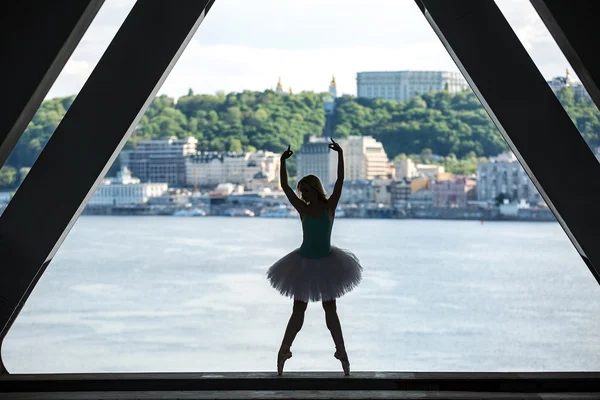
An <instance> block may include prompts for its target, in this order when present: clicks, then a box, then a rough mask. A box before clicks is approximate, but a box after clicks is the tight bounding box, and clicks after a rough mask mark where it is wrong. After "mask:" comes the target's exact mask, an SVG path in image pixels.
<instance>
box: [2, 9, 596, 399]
mask: <svg viewBox="0 0 600 400" xmlns="http://www.w3.org/2000/svg"><path fill="white" fill-rule="evenodd" d="M213 1H214V0H203V1H200V0H177V2H162V1H160V2H159V1H140V2H138V3H137V4H136V5H135V6H134V8H133V10H132V11H131V14H130V15H129V16H128V18H127V20H126V21H125V23H124V24H123V26H122V27H121V29H120V30H119V32H118V34H117V36H116V37H115V39H114V40H113V42H112V43H111V45H110V47H109V48H108V50H107V51H106V53H105V54H104V56H103V57H102V59H101V61H100V62H99V64H98V66H97V67H96V69H95V70H94V72H93V73H92V75H91V77H90V78H89V80H88V81H87V83H86V85H85V86H84V88H83V89H82V91H81V92H80V94H79V96H78V97H77V99H76V100H75V102H74V103H73V105H72V106H71V108H70V110H69V112H68V113H67V115H66V116H65V118H64V119H63V121H62V122H61V124H60V125H59V127H58V128H57V130H56V132H55V133H54V135H53V136H52V138H51V140H50V141H49V143H48V145H47V146H46V148H45V149H44V150H43V152H42V154H41V155H40V157H39V159H38V161H37V162H36V164H35V165H34V167H33V168H32V170H31V172H30V173H29V174H28V176H27V178H26V179H25V181H24V182H23V184H22V185H21V187H20V189H19V190H18V192H17V193H16V195H15V198H14V199H13V201H12V202H11V203H10V204H9V206H8V207H7V209H6V210H5V212H4V214H3V215H2V216H1V217H0V256H1V257H2V266H1V269H0V327H1V331H0V340H2V339H3V338H4V336H5V335H6V332H7V330H8V329H9V328H10V325H11V324H12V322H13V321H14V319H15V317H16V316H17V314H18V312H19V310H20V309H21V307H22V305H23V304H24V302H25V301H26V299H27V297H28V295H29V293H31V290H32V289H33V287H34V286H35V284H36V282H37V280H38V279H39V277H40V276H41V274H42V273H43V272H44V269H45V267H46V266H47V265H48V263H49V262H50V261H51V260H52V257H53V256H54V254H55V253H56V251H57V249H58V247H59V246H60V244H61V242H62V240H63V239H64V237H65V236H66V235H67V233H68V231H69V229H70V228H71V226H72V225H73V223H74V222H75V220H76V219H77V217H78V216H79V213H80V212H81V210H82V208H83V206H84V205H85V202H86V201H87V199H88V198H89V197H90V195H91V193H93V191H94V189H95V188H96V186H97V184H98V182H99V180H100V178H101V177H102V176H103V173H104V172H105V171H106V170H107V168H108V167H109V166H110V164H111V162H112V161H113V160H114V158H115V157H116V155H117V154H118V152H119V151H120V149H121V147H122V146H123V144H124V143H125V141H126V140H127V137H128V135H129V133H130V132H131V130H132V128H133V127H134V126H135V124H136V123H137V121H138V120H139V118H140V117H141V115H142V113H143V112H144V110H145V107H146V106H147V104H148V103H149V102H150V101H151V99H152V98H153V97H154V94H155V93H156V91H157V89H158V87H159V86H160V84H161V83H162V81H163V80H164V79H165V77H166V76H167V74H168V72H169V71H170V69H171V68H172V66H173V65H174V63H175V61H176V60H177V58H178V56H179V55H180V54H181V52H182V50H183V48H184V47H185V45H186V44H187V42H188V41H189V40H190V38H191V36H192V34H193V33H194V31H195V30H196V28H197V27H198V26H199V24H200V23H201V21H202V19H203V18H204V16H205V15H206V13H207V12H208V10H209V9H210V7H211V6H212V4H213ZM415 1H416V3H417V5H418V6H419V7H420V9H421V10H422V12H423V13H424V15H425V17H426V18H427V20H428V21H429V22H430V24H431V25H432V27H433V29H434V30H435V31H436V33H437V34H438V36H439V37H440V39H441V40H442V42H443V43H444V45H445V46H446V48H447V49H448V51H449V52H450V54H451V56H452V57H453V59H454V60H455V62H456V63H457V65H458V66H459V68H460V69H461V71H462V72H463V74H464V75H465V77H466V78H467V79H468V81H469V83H470V84H471V86H472V88H473V89H474V91H475V93H476V94H477V95H478V97H479V99H480V100H481V102H482V103H483V105H484V107H485V108H486V110H487V111H488V113H489V114H490V115H491V116H492V118H493V120H494V122H495V123H496V125H497V126H498V128H499V129H500V131H501V132H502V134H503V136H504V137H505V139H506V140H507V141H508V143H509V145H510V147H511V149H512V150H513V151H514V152H515V154H516V155H517V157H518V158H519V161H520V162H521V163H522V164H523V166H524V167H525V169H526V170H527V172H528V173H529V176H530V177H531V178H532V180H533V181H534V183H535V184H536V186H537V188H538V189H539V191H540V193H541V194H542V196H543V198H544V200H545V201H546V202H547V203H548V204H549V206H550V207H551V209H552V211H553V212H554V214H555V215H556V217H557V219H558V221H559V222H560V224H561V226H562V227H563V228H564V230H565V231H566V232H567V234H568V236H569V238H570V239H571V241H572V242H573V244H574V246H575V247H576V249H577V250H578V252H579V253H580V255H581V256H582V258H583V259H584V260H585V262H586V264H587V265H588V267H589V268H590V271H591V272H592V274H593V275H594V277H595V278H596V279H597V280H599V277H600V275H599V273H598V268H600V247H598V246H597V243H598V239H599V234H598V233H597V232H598V228H597V227H598V226H599V225H600V224H599V223H600V208H598V207H597V206H596V205H597V204H600V202H599V201H598V196H600V180H598V176H600V165H598V162H597V160H596V159H595V158H594V157H593V155H592V153H591V151H590V150H589V148H588V147H587V145H586V144H585V142H584V141H583V139H582V138H581V135H580V134H579V132H578V131H577V129H576V128H575V126H574V125H573V124H572V122H571V121H570V119H569V117H568V116H567V114H566V112H565V111H564V109H563V108H562V106H561V105H560V104H559V102H558V101H557V99H556V97H555V96H554V94H553V93H552V92H551V90H550V89H549V88H548V86H547V84H546V82H545V81H544V79H543V77H542V76H541V74H540V72H539V71H538V70H537V68H536V67H535V65H534V63H533V62H532V61H531V59H530V58H529V56H528V54H527V52H526V51H525V49H524V48H523V46H522V45H521V43H520V42H519V40H518V38H517V37H516V35H515V34H514V32H513V31H512V29H511V27H510V26H509V24H508V23H507V22H506V20H505V19H504V17H503V16H502V14H501V13H500V10H499V9H498V7H497V6H496V5H495V3H494V2H493V1H492V0H454V1H451V2H450V1H440V0H415ZM532 2H533V3H534V5H537V6H536V7H537V8H538V9H541V8H542V7H545V8H544V12H545V13H546V18H545V19H544V20H545V21H546V22H547V23H548V21H549V18H550V17H552V16H555V15H554V14H555V13H556V12H560V9H561V7H560V6H558V7H555V8H553V7H551V6H548V4H550V3H554V4H556V2H552V1H550V0H547V1H544V0H532ZM56 3H60V4H63V5H64V4H65V2H62V1H61V2H56ZM32 4H33V1H32ZM367 6H368V5H367ZM546 6H547V7H546ZM562 7H567V5H563V6H562ZM571 7H573V6H572V5H571ZM557 10H558V11H557ZM587 13H588V14H589V11H587ZM569 15H571V16H572V18H577V19H580V20H581V21H584V22H585V21H587V22H590V23H589V26H590V27H595V25H594V24H593V23H591V22H593V20H594V18H597V15H586V12H585V11H581V12H572V13H571V14H569ZM548 16H550V17H548ZM88 17H89V14H88ZM555 17H556V16H555ZM82 18H83V17H82ZM556 20H557V21H558V18H556ZM63 22H66V21H63V20H58V21H56V23H63ZM555 22H556V21H555ZM563 22H564V21H563ZM570 22H573V21H572V20H571V21H570ZM548 26H549V28H550V30H551V32H552V33H553V34H554V35H555V37H556V35H557V29H560V30H561V32H560V35H564V37H565V38H566V41H567V42H568V45H567V47H569V49H570V51H575V53H577V54H578V55H579V56H581V55H582V54H583V50H581V49H587V48H589V47H590V46H593V45H595V44H596V43H597V40H592V43H591V44H588V45H587V46H586V45H585V44H582V43H581V38H579V39H577V38H574V37H573V36H572V33H570V31H569V30H568V29H563V28H562V27H563V25H561V23H558V22H557V23H555V24H554V25H552V24H549V25H548ZM557 27H558V28H557ZM553 29H554V30H553ZM590 29H591V28H590ZM587 39H588V40H590V38H589V37H588V38H587ZM559 44H560V42H559ZM578 46H579V47H578ZM562 48H563V51H564V50H565V48H566V47H565V46H562ZM578 59H579V61H578V62H579V64H574V65H573V66H574V67H575V70H576V72H577V73H578V74H582V75H580V76H586V80H584V84H585V85H586V88H588V90H589V91H590V93H591V94H592V96H593V98H594V100H595V101H596V102H598V97H597V96H595V95H594V90H597V87H598V76H597V75H594V74H591V73H588V74H587V75H586V74H585V73H584V72H585V71H584V69H586V68H587V71H588V72H589V71H591V70H592V69H593V68H597V65H598V64H596V65H595V66H590V65H588V64H587V63H589V62H590V61H589V59H587V58H585V57H583V56H581V57H578ZM570 60H572V57H570ZM15 62H16V61H15ZM571 62H572V63H573V61H571ZM515 87H517V88H518V91H515V90H514V88H515ZM594 88H596V89H594ZM117 91H119V92H120V93H121V95H120V96H114V93H117ZM515 94H517V95H518V96H515ZM42 97H43V96H42ZM109 102H110V110H108V106H107V105H108V104H109ZM115 102H116V105H115ZM597 104H598V103H597ZM109 111H110V112H111V113H112V118H110V119H108V120H107V119H103V117H104V116H105V115H107V114H108V112H109ZM82 132H85V134H82ZM2 134H4V133H3V132H2ZM559 157H562V158H563V161H562V162H561V163H560V164H559V163H557V162H556V161H555V159H557V158H559ZM0 161H1V160H0ZM564 164H568V167H567V168H565V167H563V165H564ZM573 170H575V171H577V173H576V174H571V172H570V171H573ZM56 176H60V177H62V178H63V179H62V181H57V180H56V179H53V178H55V177H56ZM45 193H60V196H55V197H48V201H47V204H46V208H45V209H43V210H42V209H39V208H37V203H36V200H37V199H38V198H39V197H40V195H42V194H45ZM48 210H52V212H48ZM0 366H1V363H0ZM2 372H4V373H6V370H4V371H2ZM409 375H411V376H410V377H407V376H400V375H399V376H397V377H396V376H394V378H393V381H394V385H395V387H397V388H399V387H409V386H410V385H409V386H407V385H408V383H407V382H412V383H415V376H414V375H415V374H409ZM513 375H514V374H513ZM513 375H511V377H512V378H511V379H513V378H514V379H516V380H517V381H519V379H523V380H522V381H520V382H521V384H522V385H524V386H523V387H525V388H527V387H528V386H527V385H529V384H530V383H531V381H535V382H537V383H540V382H542V381H544V382H546V381H547V380H549V381H553V380H554V381H556V382H563V383H564V382H567V381H565V379H567V378H568V379H574V380H577V382H578V383H579V384H580V385H579V386H577V388H578V389H577V390H578V391H582V390H584V389H586V388H593V389H598V376H597V375H588V376H586V377H581V378H576V377H573V376H569V377H566V375H564V374H537V375H528V376H527V377H524V376H521V375H519V376H518V377H517V376H513ZM5 378H6V377H5ZM122 378H123V376H120V375H119V376H111V377H110V378H106V379H107V380H106V382H107V383H106V384H107V385H109V384H110V382H116V381H120V380H121V379H122ZM163 378H164V379H165V382H167V381H169V379H171V381H169V382H172V380H173V379H174V378H172V377H171V378H169V377H163ZM163 378H161V379H163ZM242 378H244V377H240V379H242ZM246 378H247V377H246ZM28 379H29V378H27V377H21V378H20V379H19V380H18V382H20V383H21V384H23V382H28ZM34 379H35V378H31V381H33V380H34ZM86 379H89V378H86V377H80V378H79V379H73V380H72V382H79V383H81V382H85V381H86ZM111 379H112V380H111ZM140 379H141V380H143V379H144V378H140ZM231 379H233V380H235V379H237V378H235V377H232V378H231ZM369 379H371V378H369ZM369 379H365V382H367V383H369V384H372V383H373V382H372V381H373V379H375V378H374V377H372V379H371V380H369ZM386 379H389V377H388V378H386ZM418 379H419V382H417V383H416V384H418V385H421V384H422V383H421V381H424V382H438V383H440V382H444V381H445V382H449V381H448V380H447V376H446V377H440V376H436V377H434V376H433V375H431V376H429V377H427V376H424V375H423V376H422V377H421V378H418ZM445 379H446V380H445ZM482 379H484V380H483V381H481V382H484V383H478V382H477V381H476V380H473V379H472V378H466V379H463V380H458V381H456V382H458V383H456V382H455V381H452V382H455V384H454V386H452V389H451V390H459V389H458V388H459V387H463V388H467V386H468V385H473V384H474V382H475V384H476V385H478V386H477V388H480V389H481V388H483V387H484V386H481V385H485V384H487V385H489V387H492V386H493V384H496V385H500V386H502V385H501V384H500V383H499V382H500V381H501V379H500V378H499V377H498V376H497V375H494V376H492V375H489V376H487V377H484V378H482ZM502 379H508V378H507V376H506V375H504V377H503V378H502ZM436 380H437V381H436ZM49 381H50V383H49V385H51V384H52V382H51V381H52V380H51V379H50V380H49ZM67 381H69V380H67ZM459 381H460V382H462V383H460V382H459ZM1 382H4V383H5V384H6V382H8V384H9V385H10V383H11V382H12V381H11V380H10V379H2V380H1ZM14 382H17V381H14ZM14 382H13V383H14ZM232 382H233V381H232ZM252 382H254V381H252ZM282 382H283V383H282V385H284V386H285V382H286V381H282ZM348 382H353V381H352V380H350V381H348ZM357 382H358V381H357ZM381 382H383V381H381ZM485 382H487V383H485ZM582 382H583V383H582ZM586 382H587V383H586ZM589 382H592V383H593V384H592V383H589ZM321 383H322V382H321ZM355 383H356V382H355ZM195 384H196V386H198V387H202V383H201V382H195ZM220 384H224V383H223V382H221V383H220ZM382 384H383V383H382ZM65 385H66V386H65V387H68V385H69V383H68V382H67V383H65ZM298 385H300V386H302V385H301V384H298V383H297V382H296V383H295V384H294V385H292V386H293V387H297V386H298ZM403 385H404V386H403ZM461 385H462V386H461ZM510 385H512V386H510V387H511V388H515V387H517V386H518V385H519V383H518V382H517V383H515V382H513V381H511V383H510ZM515 385H516V386H515ZM586 385H588V386H586ZM589 385H591V386H589ZM594 385H595V386H594ZM217 386H218V385H217ZM251 386H252V387H254V383H253V384H252V385H251ZM300 386H298V387H300ZM350 386H352V388H353V389H357V388H359V387H360V385H358V384H353V385H350ZM500 386H498V388H499V387H500ZM592 386H593V387H592ZM48 387H50V386H48ZM289 387H290V386H288V388H289ZM340 387H341V386H340ZM439 387H441V386H439ZM555 387H556V386H555ZM46 390H50V389H46ZM494 390H500V389H494ZM0 392H1V390H0Z"/></svg>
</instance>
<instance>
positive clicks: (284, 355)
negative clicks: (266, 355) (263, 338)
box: [277, 349, 292, 375]
mask: <svg viewBox="0 0 600 400" xmlns="http://www.w3.org/2000/svg"><path fill="white" fill-rule="evenodd" d="M290 358H292V352H291V351H290V350H289V349H288V350H279V353H278V354H277V375H281V374H283V365H284V364H285V362H286V361H287V360H289V359H290Z"/></svg>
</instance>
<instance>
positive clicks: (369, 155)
mask: <svg viewBox="0 0 600 400" xmlns="http://www.w3.org/2000/svg"><path fill="white" fill-rule="evenodd" d="M337 142H338V143H339V144H340V146H341V147H342V149H343V150H344V167H345V170H344V174H345V178H346V179H348V180H356V179H375V178H387V176H388V174H389V172H390V171H389V164H390V162H389V159H388V156H387V154H386V153H385V150H384V149H383V145H382V144H381V143H380V142H378V141H377V140H375V139H374V138H372V137H371V136H350V137H347V138H344V139H339V140H338V141H337Z"/></svg>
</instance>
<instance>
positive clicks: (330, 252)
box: [267, 139, 362, 375]
mask: <svg viewBox="0 0 600 400" xmlns="http://www.w3.org/2000/svg"><path fill="white" fill-rule="evenodd" d="M329 148H330V149H332V150H334V151H336V152H337V153H338V168H337V175H338V176H337V180H336V182H335V186H334V189H333V193H332V194H331V196H330V197H329V198H328V197H327V194H326V193H325V189H324V188H323V184H322V183H321V180H320V179H319V178H318V177H317V176H315V175H307V176H305V177H303V178H302V179H300V181H298V186H297V189H298V192H299V194H300V198H299V197H298V196H296V194H295V193H294V191H293V190H292V188H290V186H289V185H288V178H287V171H286V165H285V161H286V160H287V159H288V158H290V157H291V156H292V154H294V153H293V152H292V151H291V150H290V146H288V149H287V150H286V151H285V152H284V153H283V154H282V155H281V168H280V178H281V186H282V187H283V191H284V192H285V194H286V196H287V198H288V200H289V201H290V203H292V205H293V206H294V208H296V210H298V213H299V214H300V219H301V220H302V231H303V241H302V245H301V246H300V247H299V248H298V249H296V250H294V251H292V252H291V253H288V254H287V255H286V256H284V257H283V258H281V259H279V260H278V261H277V262H275V264H273V265H272V266H271V267H270V268H269V270H268V272H267V277H268V279H269V281H270V283H271V286H273V287H274V288H275V289H277V290H278V291H279V293H281V294H282V295H284V296H287V297H292V298H293V299H294V305H293V309H292V316H291V317H290V320H289V322H288V324H287V328H286V330H285V334H284V336H283V341H282V343H281V347H280V349H279V352H278V354H277V374H278V375H281V374H282V373H283V366H284V364H285V362H286V360H288V359H289V358H291V357H292V352H291V351H290V348H291V347H292V343H293V341H294V338H295V337H296V334H297V333H298V332H299V331H300V329H301V328H302V324H303V322H304V312H305V311H306V307H307V306H308V302H311V301H315V302H316V301H322V303H323V309H324V310H325V323H326V324H327V328H328V329H329V331H330V332H331V337H332V338H333V342H334V344H335V347H336V351H335V353H334V357H335V358H337V359H338V360H340V362H341V364H342V368H343V370H344V374H345V375H350V361H349V360H348V354H347V353H346V348H345V346H344V337H343V335H342V327H341V324H340V320H339V318H338V315H337V309H336V299H337V298H339V297H341V296H342V295H344V294H346V293H348V292H349V291H351V290H352V289H354V287H356V286H357V285H358V284H359V283H360V280H361V277H362V267H361V265H360V263H359V261H358V258H357V257H356V256H355V255H354V254H353V253H351V252H350V251H347V250H343V249H340V248H339V247H335V246H332V245H331V228H332V226H333V221H334V218H335V210H336V208H337V204H338V202H339V200H340V195H341V194H342V186H343V184H344V156H343V151H342V148H341V147H340V146H339V144H338V143H336V142H335V141H334V140H333V139H331V143H330V144H329Z"/></svg>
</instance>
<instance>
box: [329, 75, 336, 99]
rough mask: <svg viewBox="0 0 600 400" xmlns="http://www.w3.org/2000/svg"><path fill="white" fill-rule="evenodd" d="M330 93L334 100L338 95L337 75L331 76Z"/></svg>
mask: <svg viewBox="0 0 600 400" xmlns="http://www.w3.org/2000/svg"><path fill="white" fill-rule="evenodd" d="M329 95H330V96H331V98H332V99H334V100H335V98H336V97H337V84H336V83H335V76H332V77H331V83H330V84H329Z"/></svg>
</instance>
